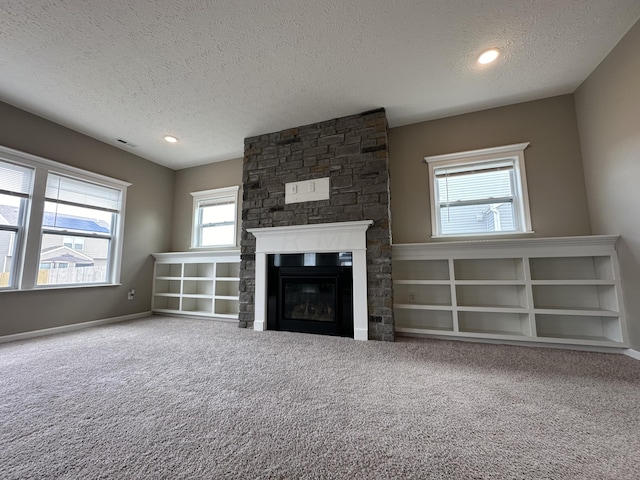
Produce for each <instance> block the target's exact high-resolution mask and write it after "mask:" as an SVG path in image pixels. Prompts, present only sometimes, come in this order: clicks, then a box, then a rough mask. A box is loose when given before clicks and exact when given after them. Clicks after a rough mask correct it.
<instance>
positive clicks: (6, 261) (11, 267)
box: [0, 160, 34, 288]
mask: <svg viewBox="0 0 640 480" xmlns="http://www.w3.org/2000/svg"><path fill="white" fill-rule="evenodd" d="M33 176H34V170H33V169H32V168H29V167H26V166H22V165H16V164H14V163H10V162H7V161H4V160H0V288H9V287H12V286H13V285H14V284H15V283H16V276H17V273H18V272H17V266H18V264H19V262H20V257H21V254H22V251H21V249H20V248H19V247H20V246H21V245H22V243H23V242H22V239H23V238H24V227H25V223H26V217H27V211H28V207H29V198H30V196H31V189H32V184H33Z"/></svg>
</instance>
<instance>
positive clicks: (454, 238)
mask: <svg viewBox="0 0 640 480" xmlns="http://www.w3.org/2000/svg"><path fill="white" fill-rule="evenodd" d="M534 235H535V232H534V231H533V230H531V231H527V232H513V233H506V232H503V233H485V234H470V235H432V236H431V241H433V242H459V241H464V240H497V239H505V238H531V237H533V236H534Z"/></svg>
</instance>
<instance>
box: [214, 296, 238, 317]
mask: <svg viewBox="0 0 640 480" xmlns="http://www.w3.org/2000/svg"><path fill="white" fill-rule="evenodd" d="M238 303H239V302H238V300H235V299H234V300H232V299H221V298H216V299H215V308H214V314H216V315H221V316H230V315H235V316H237V315H238V308H239V305H238Z"/></svg>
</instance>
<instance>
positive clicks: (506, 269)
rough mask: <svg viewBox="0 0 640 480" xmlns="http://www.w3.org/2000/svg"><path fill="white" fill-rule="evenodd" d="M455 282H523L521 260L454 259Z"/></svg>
mask: <svg viewBox="0 0 640 480" xmlns="http://www.w3.org/2000/svg"><path fill="white" fill-rule="evenodd" d="M453 268H454V272H455V279H456V280H520V281H523V280H524V268H523V261H522V259H521V258H472V259H470V258H465V259H455V260H454V261H453Z"/></svg>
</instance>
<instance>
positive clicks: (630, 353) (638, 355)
mask: <svg viewBox="0 0 640 480" xmlns="http://www.w3.org/2000/svg"><path fill="white" fill-rule="evenodd" d="M623 353H624V354H625V355H628V356H630V357H631V358H635V359H636V360H640V352H639V351H637V350H632V349H630V348H626V349H625V350H624V352H623Z"/></svg>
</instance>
